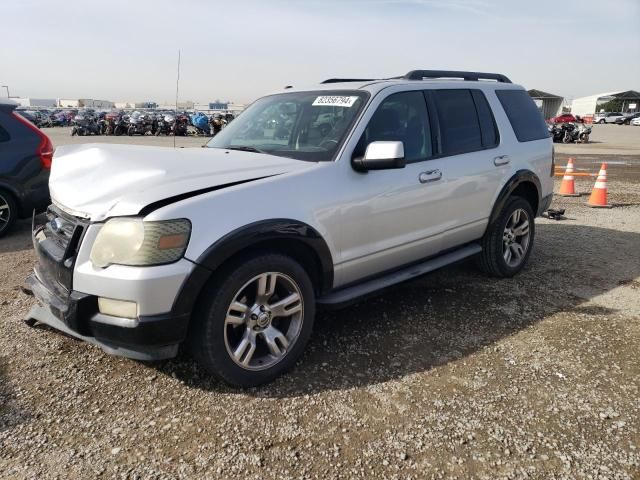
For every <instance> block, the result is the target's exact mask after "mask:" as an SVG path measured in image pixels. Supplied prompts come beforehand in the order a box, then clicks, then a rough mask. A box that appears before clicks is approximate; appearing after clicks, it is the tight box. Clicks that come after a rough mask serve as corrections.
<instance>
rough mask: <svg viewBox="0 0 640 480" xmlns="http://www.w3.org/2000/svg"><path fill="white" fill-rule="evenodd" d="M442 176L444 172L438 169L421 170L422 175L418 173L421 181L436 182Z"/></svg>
mask: <svg viewBox="0 0 640 480" xmlns="http://www.w3.org/2000/svg"><path fill="white" fill-rule="evenodd" d="M441 178H442V172H441V171H440V170H438V169H436V170H428V171H426V172H421V173H420V175H418V180H420V183H429V182H436V181H438V180H440V179H441Z"/></svg>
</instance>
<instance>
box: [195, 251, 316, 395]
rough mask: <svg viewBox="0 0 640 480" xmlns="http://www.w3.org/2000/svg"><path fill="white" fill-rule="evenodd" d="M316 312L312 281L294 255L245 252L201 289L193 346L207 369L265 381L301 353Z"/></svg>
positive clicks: (237, 379)
mask: <svg viewBox="0 0 640 480" xmlns="http://www.w3.org/2000/svg"><path fill="white" fill-rule="evenodd" d="M260 292H263V293H262V294H261V293H260ZM285 300H286V301H285ZM314 316H315V295H314V289H313V284H312V282H311V279H310V278H309V275H308V274H307V272H306V271H305V270H304V269H303V268H302V267H301V266H300V265H299V264H298V263H297V262H296V261H295V260H293V259H292V258H290V257H287V256H285V255H281V254H278V253H262V254H255V255H252V256H247V257H242V258H240V259H239V260H238V261H236V262H233V263H231V264H229V265H228V266H227V267H224V268H222V269H221V271H220V272H219V273H218V274H217V275H216V277H214V278H213V279H212V280H211V281H210V282H209V284H208V285H207V286H206V287H205V289H204V290H203V295H202V297H201V301H200V303H199V305H198V307H197V309H196V312H195V314H194V317H193V325H192V329H191V331H190V333H189V339H188V343H189V349H190V351H191V353H192V355H193V356H194V358H195V359H196V361H197V362H198V364H199V365H200V366H201V367H202V368H203V369H204V370H206V371H207V372H208V373H210V374H212V375H214V376H215V377H217V378H219V379H221V380H223V381H225V382H226V383H228V384H230V385H233V386H236V387H242V388H247V387H253V386H257V385H261V384H264V383H267V382H270V381H272V380H274V379H275V378H276V377H278V376H279V375H280V374H282V373H283V372H285V371H286V370H288V369H290V368H291V367H293V365H294V364H295V363H296V361H297V360H298V359H299V358H300V357H301V355H302V353H303V351H304V348H305V346H306V344H307V341H308V340H309V337H310V336H311V332H312V330H313V320H314Z"/></svg>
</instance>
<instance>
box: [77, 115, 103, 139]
mask: <svg viewBox="0 0 640 480" xmlns="http://www.w3.org/2000/svg"><path fill="white" fill-rule="evenodd" d="M72 124H73V128H72V129H71V136H72V137H73V136H75V135H78V136H79V137H81V136H84V135H100V133H101V132H100V127H99V125H98V122H97V121H96V117H95V114H94V112H93V111H92V110H88V111H86V112H83V111H80V112H78V114H77V115H76V116H75V118H74V119H73V122H72Z"/></svg>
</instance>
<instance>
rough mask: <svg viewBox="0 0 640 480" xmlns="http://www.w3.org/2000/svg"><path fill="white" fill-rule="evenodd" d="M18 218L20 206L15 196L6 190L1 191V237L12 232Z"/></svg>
mask: <svg viewBox="0 0 640 480" xmlns="http://www.w3.org/2000/svg"><path fill="white" fill-rule="evenodd" d="M17 218H18V205H17V204H16V201H15V200H14V199H13V195H11V194H10V193H9V192H7V191H5V190H0V237H3V236H4V235H5V234H6V233H8V232H9V230H11V227H13V224H14V223H16V219H17Z"/></svg>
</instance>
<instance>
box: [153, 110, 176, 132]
mask: <svg viewBox="0 0 640 480" xmlns="http://www.w3.org/2000/svg"><path fill="white" fill-rule="evenodd" d="M175 124H176V118H175V117H174V116H173V115H172V114H170V113H166V114H164V115H163V116H162V118H160V119H159V120H158V128H157V130H156V136H160V135H173V129H174V127H175Z"/></svg>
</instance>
